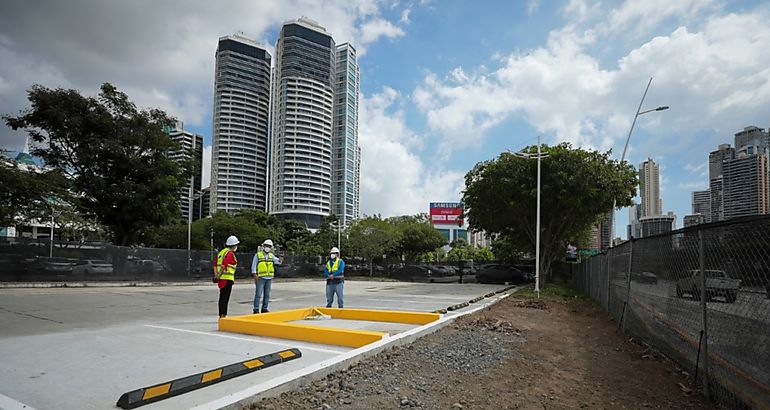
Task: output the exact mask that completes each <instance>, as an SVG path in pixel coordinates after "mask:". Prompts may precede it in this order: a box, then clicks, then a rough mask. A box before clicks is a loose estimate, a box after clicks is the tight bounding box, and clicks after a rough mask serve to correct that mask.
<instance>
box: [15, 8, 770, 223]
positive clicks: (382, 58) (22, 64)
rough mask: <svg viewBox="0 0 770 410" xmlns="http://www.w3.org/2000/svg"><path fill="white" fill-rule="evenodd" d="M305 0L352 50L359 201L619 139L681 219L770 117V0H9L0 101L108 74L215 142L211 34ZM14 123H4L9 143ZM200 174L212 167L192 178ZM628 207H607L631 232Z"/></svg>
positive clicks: (426, 189) (275, 15)
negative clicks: (737, 140) (718, 167)
mask: <svg viewBox="0 0 770 410" xmlns="http://www.w3.org/2000/svg"><path fill="white" fill-rule="evenodd" d="M300 16H307V17H310V18H312V19H314V20H316V21H317V22H318V23H320V24H321V25H322V26H324V27H326V28H327V30H328V31H329V32H330V33H331V34H332V35H333V36H334V38H335V40H336V41H337V42H338V43H341V42H351V43H352V44H353V45H354V46H356V48H357V49H358V50H359V53H360V54H361V55H360V58H359V63H360V66H361V79H362V81H361V113H360V127H359V130H360V136H359V138H360V145H361V147H362V150H363V161H362V197H361V201H362V211H363V212H364V213H366V214H373V213H381V214H383V215H384V216H390V215H397V214H405V213H416V212H425V211H427V208H428V203H429V202H431V201H434V202H438V201H454V200H457V199H459V197H460V195H461V194H460V191H461V190H462V187H463V176H464V174H465V173H466V172H467V171H468V170H469V169H470V168H472V167H473V165H474V164H476V163H477V162H479V161H483V160H487V159H490V158H493V157H495V156H496V155H498V154H499V153H500V152H501V151H504V150H506V149H510V150H518V149H521V148H522V147H524V146H526V145H530V144H532V143H534V141H535V138H536V136H537V135H538V134H540V135H542V138H543V141H544V142H545V143H547V144H554V143H557V142H561V141H570V142H572V143H573V145H576V146H581V147H584V148H592V149H600V150H608V149H613V152H614V155H615V157H616V158H619V157H620V153H621V151H622V146H623V142H624V141H625V137H626V135H627V133H628V129H629V127H630V125H631V120H632V119H633V115H634V112H635V110H636V107H637V105H638V104H639V99H640V98H641V95H642V92H643V91H644V87H645V85H646V83H647V80H648V79H649V78H650V77H653V78H654V80H653V82H652V86H651V88H650V92H649V93H648V95H647V99H646V102H645V104H644V108H651V107H655V106H659V105H669V106H671V109H670V110H668V111H664V112H655V113H650V114H647V115H644V116H642V117H640V118H639V121H638V122H637V125H636V128H635V129H634V133H633V137H632V141H631V146H630V150H629V154H628V160H629V161H630V162H631V163H632V164H634V165H635V166H638V165H639V163H640V162H641V161H643V160H644V159H645V158H647V157H652V158H654V159H655V160H656V161H657V162H659V163H660V165H661V175H662V181H661V182H662V190H661V196H662V198H663V204H664V209H665V210H666V211H668V210H671V211H674V212H675V213H676V214H677V217H678V220H677V223H678V226H681V221H682V217H683V216H684V215H686V214H688V213H689V212H690V192H691V191H692V190H696V189H705V188H706V187H707V186H708V176H707V167H706V165H707V160H708V152H709V151H711V150H714V149H715V148H716V147H717V145H718V144H720V143H732V142H733V134H734V133H735V132H737V131H739V130H741V129H743V127H745V126H748V125H756V126H758V127H761V128H767V127H769V126H770V53H768V49H767V44H770V25H768V24H767V22H768V21H770V6H769V5H768V4H766V3H763V2H759V1H716V0H713V1H712V0H678V1H675V2H671V1H668V0H648V1H644V2H640V1H589V0H570V1H559V2H557V1H545V0H542V1H537V0H530V1H513V2H512V1H425V0H423V1H418V0H412V1H397V2H385V1H376V0H363V1H359V2H353V1H309V0H292V1H280V0H276V1H232V2H228V3H227V6H226V7H225V6H221V5H217V4H214V2H205V1H197V2H181V1H166V2H155V1H149V0H141V1H133V2H124V1H117V0H106V1H100V2H89V1H86V0H73V1H69V2H55V1H48V2H35V3H34V4H30V3H29V2H26V1H22V0H10V1H4V2H3V3H2V5H0V112H2V113H15V112H17V111H18V110H19V109H21V108H24V107H26V100H25V89H27V88H29V86H30V85H31V84H33V83H40V84H43V85H45V86H48V87H58V86H62V87H68V88H69V87H72V88H77V89H80V90H82V91H83V92H84V93H87V94H94V93H96V91H97V90H98V87H99V85H100V84H101V83H102V82H105V81H109V82H112V83H114V84H115V85H117V86H118V87H119V88H120V89H121V90H123V91H125V92H126V93H127V94H128V95H129V97H130V98H132V100H134V101H135V102H137V104H138V105H139V106H141V107H160V108H163V109H166V110H168V111H169V112H170V113H172V114H173V115H175V116H177V117H178V118H179V119H181V120H182V121H184V122H185V124H186V128H188V129H189V130H191V131H194V132H197V133H200V134H202V135H204V137H205V141H206V144H207V145H210V143H211V105H212V99H213V98H212V88H213V71H214V51H215V49H216V41H217V38H218V37H219V36H223V35H227V34H232V33H234V32H235V31H244V32H245V33H246V34H248V35H250V36H252V37H255V38H256V39H258V40H259V41H262V42H264V43H265V45H266V46H268V48H269V49H272V48H273V47H274V44H275V39H276V37H277V34H278V31H279V29H280V25H281V23H282V22H284V21H288V20H293V19H296V18H298V17H300ZM23 141H24V138H23V135H21V134H19V133H12V132H10V131H9V130H8V129H7V128H2V129H0V145H2V146H3V147H5V148H7V149H10V150H18V149H20V148H21V146H22V145H23ZM204 179H205V180H206V181H207V180H208V177H205V178H204ZM627 219H628V218H627V211H620V212H619V213H618V225H617V231H618V233H619V234H620V235H621V236H624V235H625V224H626V222H627Z"/></svg>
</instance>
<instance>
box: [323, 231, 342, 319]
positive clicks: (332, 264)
mask: <svg viewBox="0 0 770 410" xmlns="http://www.w3.org/2000/svg"><path fill="white" fill-rule="evenodd" d="M324 276H326V307H328V308H330V307H332V302H334V295H335V294H336V295H337V307H338V308H340V309H342V307H343V306H344V305H345V302H344V300H343V297H342V288H343V286H344V285H345V261H343V260H342V258H340V250H339V249H337V247H336V246H335V247H333V248H332V249H331V251H329V261H328V262H326V266H324Z"/></svg>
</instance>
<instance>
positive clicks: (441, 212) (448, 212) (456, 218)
mask: <svg viewBox="0 0 770 410" xmlns="http://www.w3.org/2000/svg"><path fill="white" fill-rule="evenodd" d="M464 211H465V207H464V206H463V203H462V202H431V203H430V222H431V223H432V224H435V225H462V224H463V212H464Z"/></svg>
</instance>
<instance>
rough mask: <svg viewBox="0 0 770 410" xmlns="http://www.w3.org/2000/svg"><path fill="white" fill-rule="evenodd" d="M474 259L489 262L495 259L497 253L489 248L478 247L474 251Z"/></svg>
mask: <svg viewBox="0 0 770 410" xmlns="http://www.w3.org/2000/svg"><path fill="white" fill-rule="evenodd" d="M473 260H474V261H476V262H489V261H493V260H495V254H494V253H492V251H491V250H489V248H478V249H476V250H475V252H473Z"/></svg>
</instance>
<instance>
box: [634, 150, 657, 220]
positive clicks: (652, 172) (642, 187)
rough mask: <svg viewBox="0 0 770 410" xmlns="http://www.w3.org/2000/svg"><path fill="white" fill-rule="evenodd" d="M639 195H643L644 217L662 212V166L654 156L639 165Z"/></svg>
mask: <svg viewBox="0 0 770 410" xmlns="http://www.w3.org/2000/svg"><path fill="white" fill-rule="evenodd" d="M639 195H640V196H641V207H642V217H647V216H656V215H660V214H661V213H662V201H661V199H660V167H659V166H658V164H656V163H655V161H653V160H652V158H647V161H644V162H642V164H641V165H639Z"/></svg>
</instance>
